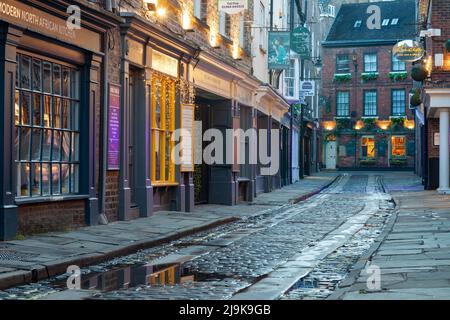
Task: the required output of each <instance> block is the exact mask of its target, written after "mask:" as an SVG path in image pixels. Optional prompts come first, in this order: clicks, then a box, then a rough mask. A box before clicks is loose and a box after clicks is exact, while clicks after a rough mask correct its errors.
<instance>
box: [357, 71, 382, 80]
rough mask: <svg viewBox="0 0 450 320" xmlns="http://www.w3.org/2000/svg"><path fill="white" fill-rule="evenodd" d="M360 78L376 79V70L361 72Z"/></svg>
mask: <svg viewBox="0 0 450 320" xmlns="http://www.w3.org/2000/svg"><path fill="white" fill-rule="evenodd" d="M361 79H362V80H363V81H369V80H376V79H378V72H363V73H361Z"/></svg>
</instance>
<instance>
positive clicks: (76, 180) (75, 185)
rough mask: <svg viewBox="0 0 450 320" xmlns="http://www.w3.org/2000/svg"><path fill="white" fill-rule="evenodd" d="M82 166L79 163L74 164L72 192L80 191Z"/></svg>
mask: <svg viewBox="0 0 450 320" xmlns="http://www.w3.org/2000/svg"><path fill="white" fill-rule="evenodd" d="M79 171H80V166H79V165H77V164H74V165H72V168H71V170H70V174H71V176H70V191H71V192H72V193H78V192H79V179H80V177H79V176H80V175H79Z"/></svg>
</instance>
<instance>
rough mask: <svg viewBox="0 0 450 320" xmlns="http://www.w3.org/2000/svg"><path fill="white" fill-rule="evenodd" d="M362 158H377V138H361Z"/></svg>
mask: <svg viewBox="0 0 450 320" xmlns="http://www.w3.org/2000/svg"><path fill="white" fill-rule="evenodd" d="M361 156H362V157H363V158H375V138H374V137H367V136H365V137H362V138H361Z"/></svg>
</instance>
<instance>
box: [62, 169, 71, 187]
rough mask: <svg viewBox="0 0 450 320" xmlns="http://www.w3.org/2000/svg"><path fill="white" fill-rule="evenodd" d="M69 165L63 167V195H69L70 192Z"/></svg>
mask: <svg viewBox="0 0 450 320" xmlns="http://www.w3.org/2000/svg"><path fill="white" fill-rule="evenodd" d="M69 168H70V167H69V165H68V164H62V165H61V191H62V193H63V194H64V193H66V194H67V193H69V192H70V189H69V188H70V184H69V183H70V179H69V178H70V171H69Z"/></svg>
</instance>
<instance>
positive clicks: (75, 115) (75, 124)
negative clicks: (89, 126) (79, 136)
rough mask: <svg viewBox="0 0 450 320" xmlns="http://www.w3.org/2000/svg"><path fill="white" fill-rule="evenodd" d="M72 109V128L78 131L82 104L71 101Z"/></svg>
mask: <svg viewBox="0 0 450 320" xmlns="http://www.w3.org/2000/svg"><path fill="white" fill-rule="evenodd" d="M70 111H71V115H70V121H71V129H72V130H75V131H78V130H80V104H79V103H78V102H71V107H70Z"/></svg>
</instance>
